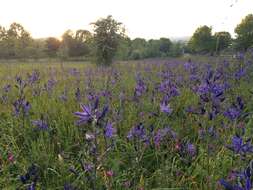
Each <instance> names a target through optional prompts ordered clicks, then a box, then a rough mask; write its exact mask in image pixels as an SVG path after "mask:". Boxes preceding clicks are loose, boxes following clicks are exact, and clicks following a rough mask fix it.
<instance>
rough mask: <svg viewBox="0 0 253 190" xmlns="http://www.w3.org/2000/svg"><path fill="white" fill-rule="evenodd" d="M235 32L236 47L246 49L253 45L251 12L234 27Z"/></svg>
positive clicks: (252, 15) (252, 18)
mask: <svg viewBox="0 0 253 190" xmlns="http://www.w3.org/2000/svg"><path fill="white" fill-rule="evenodd" d="M235 33H236V34H237V38H236V46H237V48H238V49H241V50H245V51H246V50H247V49H248V48H249V47H251V46H253V14H249V15H247V16H246V17H245V18H244V19H243V20H242V21H241V23H240V24H238V25H237V27H236V28H235Z"/></svg>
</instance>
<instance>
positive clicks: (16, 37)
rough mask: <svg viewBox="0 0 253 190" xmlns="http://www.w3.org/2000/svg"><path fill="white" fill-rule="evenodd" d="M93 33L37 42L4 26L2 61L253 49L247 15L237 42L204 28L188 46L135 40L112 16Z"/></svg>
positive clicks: (252, 22)
mask: <svg viewBox="0 0 253 190" xmlns="http://www.w3.org/2000/svg"><path fill="white" fill-rule="evenodd" d="M92 25H93V31H92V32H90V31H88V30H84V29H80V30H77V31H72V30H67V31H66V32H64V34H63V35H62V36H61V39H58V38H55V37H48V38H45V39H34V38H32V36H31V34H30V33H29V32H28V31H26V30H25V28H24V27H23V26H22V25H21V24H18V23H12V24H11V25H10V26H9V27H8V28H5V27H2V26H0V58H1V59H26V58H35V59H37V58H47V57H52V58H60V59H69V58H78V57H83V58H87V59H91V58H95V59H96V61H97V63H100V64H109V63H111V62H112V60H113V59H121V60H131V59H144V58H154V57H176V56H180V55H182V54H183V53H185V52H186V53H196V54H214V53H217V54H218V53H220V52H221V51H223V50H226V49H232V50H239V51H246V50H247V49H248V48H250V47H253V15H252V14H249V15H247V16H246V17H245V18H244V19H243V20H242V21H241V23H239V24H238V25H237V27H236V28H235V33H236V38H234V39H233V38H232V37H231V35H230V33H229V32H226V31H221V32H216V33H214V34H213V33H212V28H211V27H208V26H201V27H199V28H197V29H196V31H195V32H194V34H193V35H192V37H191V38H190V40H189V41H188V42H173V41H171V40H170V39H169V38H160V39H151V40H146V39H143V38H136V39H133V40H131V39H130V38H129V37H128V36H127V35H126V34H125V29H124V27H123V25H122V23H120V22H118V21H116V20H115V19H113V18H112V16H108V17H106V18H101V19H99V20H97V21H96V22H94V23H92Z"/></svg>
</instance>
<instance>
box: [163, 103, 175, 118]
mask: <svg viewBox="0 0 253 190" xmlns="http://www.w3.org/2000/svg"><path fill="white" fill-rule="evenodd" d="M160 110H161V112H163V113H166V114H168V115H170V114H171V113H172V111H173V110H172V109H171V108H170V105H169V104H167V105H166V103H165V102H163V103H161V104H160Z"/></svg>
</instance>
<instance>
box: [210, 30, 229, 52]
mask: <svg viewBox="0 0 253 190" xmlns="http://www.w3.org/2000/svg"><path fill="white" fill-rule="evenodd" d="M214 39H215V42H216V50H217V51H218V52H220V51H221V50H224V49H226V48H228V47H229V46H230V45H231V44H232V38H231V35H230V33H229V32H216V33H215V34H214Z"/></svg>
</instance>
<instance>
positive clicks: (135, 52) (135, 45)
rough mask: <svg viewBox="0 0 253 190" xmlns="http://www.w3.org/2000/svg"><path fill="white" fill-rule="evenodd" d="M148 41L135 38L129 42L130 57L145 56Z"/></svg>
mask: <svg viewBox="0 0 253 190" xmlns="http://www.w3.org/2000/svg"><path fill="white" fill-rule="evenodd" d="M147 48H148V42H147V41H146V40H145V39H143V38H135V39H134V40H132V42H131V50H130V59H135V60H137V59H143V58H145V57H146V51H147Z"/></svg>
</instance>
